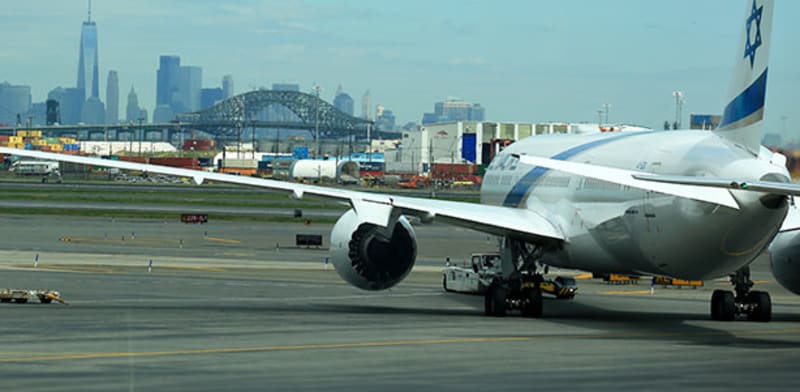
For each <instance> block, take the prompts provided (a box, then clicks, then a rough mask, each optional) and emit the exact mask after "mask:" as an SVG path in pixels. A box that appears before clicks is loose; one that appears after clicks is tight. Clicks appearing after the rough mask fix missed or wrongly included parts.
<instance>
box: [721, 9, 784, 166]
mask: <svg viewBox="0 0 800 392" xmlns="http://www.w3.org/2000/svg"><path fill="white" fill-rule="evenodd" d="M747 2H748V4H747V12H746V13H745V17H744V19H743V20H742V24H741V31H742V39H741V41H740V42H741V45H740V46H739V47H738V48H737V54H736V62H735V64H736V65H735V67H734V72H733V80H732V81H731V87H730V93H729V95H728V99H729V101H728V104H727V106H725V112H724V113H723V114H722V120H721V121H720V124H719V128H717V130H716V131H715V132H716V133H717V135H719V136H720V137H722V138H724V139H728V140H730V141H732V142H734V143H736V144H738V145H740V146H742V147H745V148H747V149H748V150H750V151H751V152H753V153H754V154H758V151H759V149H760V146H761V138H762V132H763V129H762V128H763V119H764V98H765V96H766V93H767V69H768V67H767V66H768V59H769V46H770V43H771V40H770V36H771V33H772V10H773V7H774V1H773V0H747Z"/></svg>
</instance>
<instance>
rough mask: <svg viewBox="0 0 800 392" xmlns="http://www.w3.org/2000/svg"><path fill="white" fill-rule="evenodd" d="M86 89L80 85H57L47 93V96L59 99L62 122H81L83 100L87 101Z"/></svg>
mask: <svg viewBox="0 0 800 392" xmlns="http://www.w3.org/2000/svg"><path fill="white" fill-rule="evenodd" d="M85 92H86V90H84V89H82V88H78V87H68V88H62V87H56V88H54V89H52V90H50V92H49V93H47V98H48V99H52V100H54V101H57V102H58V104H59V108H60V115H61V124H77V123H79V122H81V111H82V110H83V102H84V101H86V96H85V95H84V93H85Z"/></svg>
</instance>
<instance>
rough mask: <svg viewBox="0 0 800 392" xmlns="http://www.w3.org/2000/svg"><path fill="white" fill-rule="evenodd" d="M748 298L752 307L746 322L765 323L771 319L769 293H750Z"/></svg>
mask: <svg viewBox="0 0 800 392" xmlns="http://www.w3.org/2000/svg"><path fill="white" fill-rule="evenodd" d="M748 298H749V300H750V304H751V305H752V306H753V307H752V309H751V310H750V313H748V314H747V319H748V320H751V321H760V322H764V323H765V322H768V321H770V320H771V319H772V299H770V297H769V293H766V292H764V291H751V292H750V294H749V295H748Z"/></svg>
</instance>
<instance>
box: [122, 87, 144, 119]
mask: <svg viewBox="0 0 800 392" xmlns="http://www.w3.org/2000/svg"><path fill="white" fill-rule="evenodd" d="M140 112H141V109H139V97H138V96H137V95H136V91H135V90H134V89H133V86H131V92H129V93H128V106H127V108H126V110H125V114H126V115H125V121H127V122H129V123H130V122H136V121H137V119H138V118H139V115H140V114H141V113H140Z"/></svg>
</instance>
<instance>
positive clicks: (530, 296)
mask: <svg viewBox="0 0 800 392" xmlns="http://www.w3.org/2000/svg"><path fill="white" fill-rule="evenodd" d="M523 297H524V298H525V305H523V307H522V315H523V316H525V317H531V318H540V317H542V292H541V291H539V290H537V289H526V290H525V291H524V292H523Z"/></svg>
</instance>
